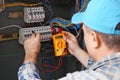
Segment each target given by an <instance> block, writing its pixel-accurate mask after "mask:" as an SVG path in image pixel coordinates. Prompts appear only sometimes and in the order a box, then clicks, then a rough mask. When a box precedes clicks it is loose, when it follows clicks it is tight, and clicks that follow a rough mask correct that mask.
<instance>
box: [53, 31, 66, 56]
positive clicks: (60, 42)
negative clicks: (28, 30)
mask: <svg viewBox="0 0 120 80" xmlns="http://www.w3.org/2000/svg"><path fill="white" fill-rule="evenodd" d="M63 36H64V34H62V33H58V34H55V35H53V36H52V38H53V44H54V51H55V56H62V55H63V53H64V50H65V48H66V42H65V40H64V39H63ZM65 54H66V53H65Z"/></svg>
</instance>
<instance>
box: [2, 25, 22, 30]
mask: <svg viewBox="0 0 120 80" xmlns="http://www.w3.org/2000/svg"><path fill="white" fill-rule="evenodd" d="M12 27H16V28H22V27H21V26H19V25H9V26H5V27H2V28H0V30H3V29H6V28H12Z"/></svg>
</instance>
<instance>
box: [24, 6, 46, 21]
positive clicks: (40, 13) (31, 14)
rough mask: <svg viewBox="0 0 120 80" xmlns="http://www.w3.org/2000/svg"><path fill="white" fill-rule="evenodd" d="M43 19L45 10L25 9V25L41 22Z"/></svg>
mask: <svg viewBox="0 0 120 80" xmlns="http://www.w3.org/2000/svg"><path fill="white" fill-rule="evenodd" d="M44 19H45V10H44V8H43V7H25V8H24V21H25V22H26V23H35V22H43V21H44Z"/></svg>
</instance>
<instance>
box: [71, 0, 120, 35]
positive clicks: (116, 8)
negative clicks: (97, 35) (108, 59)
mask: <svg viewBox="0 0 120 80" xmlns="http://www.w3.org/2000/svg"><path fill="white" fill-rule="evenodd" d="M71 21H72V23H73V24H80V23H84V24H85V25H87V26H88V27H89V28H91V29H93V30H95V31H97V32H101V33H106V34H118V35H120V30H117V29H116V27H117V25H118V24H119V23H120V0H90V2H89V3H88V6H87V9H86V10H85V12H78V13H76V14H74V15H73V17H72V20H71Z"/></svg>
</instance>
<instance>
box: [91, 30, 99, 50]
mask: <svg viewBox="0 0 120 80" xmlns="http://www.w3.org/2000/svg"><path fill="white" fill-rule="evenodd" d="M90 36H91V38H92V39H91V40H92V46H93V47H94V48H98V47H100V37H99V35H98V33H96V32H95V31H90Z"/></svg>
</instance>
